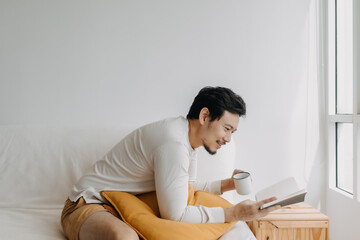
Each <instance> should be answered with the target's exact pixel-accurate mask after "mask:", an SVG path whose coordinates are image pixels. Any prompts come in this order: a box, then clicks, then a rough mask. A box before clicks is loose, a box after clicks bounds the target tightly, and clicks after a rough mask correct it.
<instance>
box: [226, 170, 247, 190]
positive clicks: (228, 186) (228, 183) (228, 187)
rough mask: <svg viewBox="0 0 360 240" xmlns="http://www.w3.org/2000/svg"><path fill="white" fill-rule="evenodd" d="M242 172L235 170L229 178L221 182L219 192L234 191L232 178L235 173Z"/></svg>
mask: <svg viewBox="0 0 360 240" xmlns="http://www.w3.org/2000/svg"><path fill="white" fill-rule="evenodd" d="M241 172H244V171H243V170H240V169H235V170H234V172H233V174H232V175H231V178H227V179H224V180H221V192H222V193H223V192H227V191H230V190H234V189H235V184H234V179H233V178H232V177H233V176H234V175H235V174H237V173H241Z"/></svg>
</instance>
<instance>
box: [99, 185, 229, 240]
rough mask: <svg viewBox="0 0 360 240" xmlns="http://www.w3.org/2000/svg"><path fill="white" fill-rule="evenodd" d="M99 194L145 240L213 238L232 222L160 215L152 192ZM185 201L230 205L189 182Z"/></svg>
mask: <svg viewBox="0 0 360 240" xmlns="http://www.w3.org/2000/svg"><path fill="white" fill-rule="evenodd" d="M102 195H103V196H104V197H105V198H106V199H107V200H108V201H109V202H110V203H111V205H112V206H113V207H114V208H115V209H116V211H117V212H118V213H119V215H120V216H121V218H122V220H123V221H124V222H125V223H127V224H128V225H129V226H131V227H132V228H133V229H134V230H135V231H136V232H137V233H138V234H139V235H140V236H141V237H142V238H143V239H146V240H165V239H172V240H182V239H189V240H192V239H193V240H201V239H204V240H211V239H214V240H215V239H218V238H219V237H220V236H221V235H222V234H224V233H225V232H227V231H228V230H229V229H230V228H231V227H232V226H233V225H234V224H235V223H202V224H200V223H184V222H175V221H170V220H166V219H161V218H160V217H159V216H160V213H159V208H158V204H157V200H156V193H155V192H151V193H146V194H141V195H138V196H134V195H132V194H129V193H126V192H119V191H103V192H102ZM188 205H203V206H207V207H231V206H232V204H231V203H229V202H228V201H226V200H225V199H223V198H221V197H220V196H217V195H214V194H212V193H209V192H205V191H194V188H193V187H192V186H191V185H189V197H188Z"/></svg>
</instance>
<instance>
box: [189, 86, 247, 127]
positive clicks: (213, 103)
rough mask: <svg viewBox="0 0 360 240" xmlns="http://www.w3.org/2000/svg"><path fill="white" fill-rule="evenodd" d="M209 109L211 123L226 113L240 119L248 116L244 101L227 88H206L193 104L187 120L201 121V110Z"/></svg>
mask: <svg viewBox="0 0 360 240" xmlns="http://www.w3.org/2000/svg"><path fill="white" fill-rule="evenodd" d="M204 107H206V108H208V109H209V112H210V121H214V120H215V119H220V118H221V117H222V116H223V115H224V112H225V111H229V112H231V113H234V114H238V115H239V117H241V116H245V115H246V104H245V102H244V100H243V99H242V98H241V97H240V96H239V95H237V94H236V93H234V92H233V91H232V90H231V89H229V88H225V87H204V88H203V89H201V90H200V92H199V93H198V95H197V96H196V97H195V99H194V102H193V103H192V105H191V107H190V110H189V113H188V114H187V116H186V118H187V119H199V114H200V111H201V109H203V108H204Z"/></svg>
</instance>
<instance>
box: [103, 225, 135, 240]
mask: <svg viewBox="0 0 360 240" xmlns="http://www.w3.org/2000/svg"><path fill="white" fill-rule="evenodd" d="M111 235H112V236H111V237H110V239H114V240H125V239H126V240H139V236H138V235H137V233H136V232H135V231H134V230H133V229H132V228H130V227H129V228H127V229H121V230H119V229H113V231H112V232H111Z"/></svg>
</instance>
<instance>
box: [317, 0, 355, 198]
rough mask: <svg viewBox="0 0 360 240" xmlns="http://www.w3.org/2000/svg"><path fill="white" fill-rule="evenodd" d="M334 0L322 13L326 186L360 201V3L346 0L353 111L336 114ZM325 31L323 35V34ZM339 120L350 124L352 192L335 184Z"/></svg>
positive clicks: (329, 2)
mask: <svg viewBox="0 0 360 240" xmlns="http://www.w3.org/2000/svg"><path fill="white" fill-rule="evenodd" d="M337 1H341V0H329V1H328V2H327V7H326V8H325V9H326V12H325V13H324V15H325V17H326V19H327V20H326V24H325V34H326V35H327V39H326V40H325V43H326V44H325V45H327V49H326V50H325V52H326V53H325V54H326V56H327V59H326V60H325V62H326V63H327V71H326V75H327V86H326V92H327V116H328V122H329V128H328V132H327V138H328V154H329V155H328V159H329V167H328V171H329V172H328V181H329V188H330V189H332V190H334V191H336V192H339V193H340V194H343V195H345V196H347V197H349V198H353V199H355V200H357V201H358V202H359V200H360V191H359V187H360V184H359V180H360V179H359V174H360V169H359V167H360V164H359V159H358V156H360V154H359V149H360V142H359V139H360V136H358V135H360V131H359V127H360V114H359V113H360V111H359V109H358V107H360V104H359V103H358V102H359V100H360V86H359V85H360V84H358V82H359V76H360V74H359V71H360V70H359V69H357V67H356V66H359V63H360V61H359V60H358V58H359V56H360V54H359V49H360V48H359V40H360V37H359V32H360V31H359V29H358V28H359V27H360V21H359V20H360V12H359V11H357V10H359V9H360V3H359V1H357V0H347V1H351V2H352V4H353V9H352V12H353V19H352V23H353V28H352V33H353V56H352V62H353V72H352V85H353V99H352V103H353V111H352V114H338V113H337V111H336V107H337V106H336V94H337V91H336V89H337V83H336V81H337V46H336V43H337V41H336V33H337V29H336V22H335V21H336V20H337V16H336V12H335V9H336V4H337ZM326 35H325V36H326ZM339 123H352V125H353V129H352V130H353V137H352V143H353V151H352V156H353V169H352V170H353V191H352V194H350V193H349V192H347V191H345V190H342V189H341V188H339V187H338V183H337V179H338V176H337V172H338V171H337V124H339Z"/></svg>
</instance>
